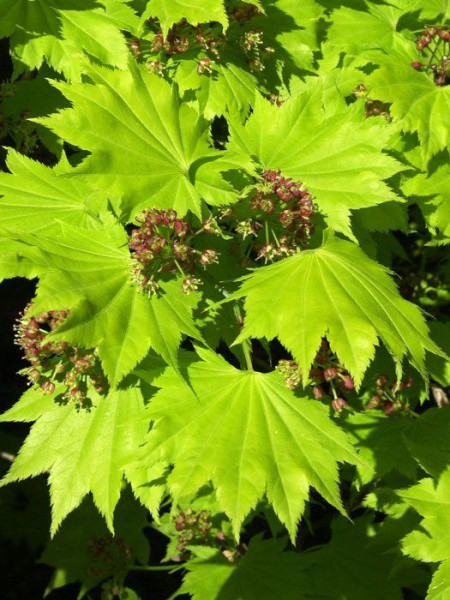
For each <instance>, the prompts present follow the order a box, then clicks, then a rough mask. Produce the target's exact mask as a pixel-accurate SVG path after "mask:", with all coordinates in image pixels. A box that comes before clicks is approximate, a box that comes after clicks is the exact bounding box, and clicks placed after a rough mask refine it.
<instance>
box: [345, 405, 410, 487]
mask: <svg viewBox="0 0 450 600" xmlns="http://www.w3.org/2000/svg"><path fill="white" fill-rule="evenodd" d="M343 427H344V429H345V431H346V432H347V433H348V435H349V437H350V439H351V440H352V443H353V444H354V445H355V447H356V448H357V449H358V450H359V453H360V455H361V457H362V458H363V459H364V464H363V465H361V466H359V467H358V471H359V473H360V476H361V480H362V483H363V484H367V483H368V482H370V481H372V480H373V479H379V478H380V477H383V476H385V475H386V474H388V473H390V472H391V471H396V472H397V473H400V474H402V475H404V476H405V477H407V478H408V479H409V480H413V479H414V478H415V477H416V474H417V471H418V464H417V462H416V461H415V460H414V457H413V455H412V454H411V451H410V448H409V447H408V446H407V444H406V441H405V438H404V436H405V434H407V433H408V432H409V431H410V430H411V429H412V428H413V427H414V421H413V420H412V419H411V418H408V417H407V416H398V417H397V416H394V417H392V418H390V417H386V415H384V414H382V413H380V412H379V411H368V412H367V413H355V414H353V415H349V416H348V417H347V418H346V419H345V421H343Z"/></svg>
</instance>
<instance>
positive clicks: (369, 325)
mask: <svg viewBox="0 0 450 600" xmlns="http://www.w3.org/2000/svg"><path fill="white" fill-rule="evenodd" d="M233 297H234V298H240V297H244V298H245V309H246V318H245V327H244V329H243V332H242V334H241V338H246V337H259V338H262V337H266V338H267V339H272V338H274V337H276V336H278V338H279V339H280V341H281V342H282V344H283V345H284V346H285V347H286V348H287V349H288V350H289V351H290V352H291V353H292V354H293V355H294V357H295V358H296V360H298V361H299V365H300V366H301V368H302V369H303V371H304V372H305V373H307V372H308V370H309V368H310V365H311V364H312V361H313V359H314V356H315V354H316V352H317V350H318V348H319V345H320V340H321V337H322V336H326V337H327V338H328V340H329V341H330V343H331V347H332V348H333V350H334V351H335V352H336V353H337V355H338V356H339V358H340V360H341V361H342V362H343V364H344V365H345V366H346V367H347V369H348V370H349V371H350V372H351V373H352V374H353V375H354V377H355V380H356V382H357V384H358V385H359V383H360V382H361V378H362V375H363V373H364V371H365V369H366V368H367V366H368V365H369V363H370V361H371V360H372V358H373V356H374V352H375V345H376V344H377V343H378V339H380V340H382V341H383V342H384V344H385V345H386V346H387V348H388V350H389V351H390V352H391V354H392V356H393V357H394V358H395V359H396V360H397V361H398V362H399V363H401V361H402V359H403V358H404V356H405V355H407V356H408V358H409V359H410V360H411V362H412V363H413V364H414V366H415V367H416V368H417V369H418V370H419V371H421V372H422V373H423V374H424V375H425V366H424V358H425V350H428V351H430V352H434V353H437V354H439V353H441V351H440V350H439V348H438V347H437V346H436V345H435V344H434V342H433V341H432V340H431V339H430V337H429V335H428V330H427V326H426V324H425V320H424V318H423V316H422V314H421V313H420V310H419V309H418V308H417V307H416V306H414V305H413V304H411V303H409V302H407V301H405V300H403V298H401V296H400V295H399V293H398V291H397V289H396V286H395V284H394V283H393V281H392V279H391V278H390V277H389V275H388V273H387V272H386V270H385V269H384V268H383V267H381V266H380V265H378V264H377V263H376V262H374V261H372V260H370V259H369V258H367V257H366V255H365V254H364V253H363V252H362V251H361V250H360V249H359V248H358V247H357V246H355V245H354V244H352V243H351V242H346V241H342V240H338V239H333V238H332V237H331V238H329V239H328V241H327V242H326V243H325V244H324V245H323V246H321V247H320V248H318V249H316V250H308V251H306V252H301V253H299V254H297V255H295V256H292V257H291V258H287V259H284V260H283V261H281V262H279V263H276V264H274V265H270V266H267V267H264V268H262V269H258V270H257V271H255V272H254V273H253V274H252V275H250V276H248V277H247V278H246V279H245V280H244V283H243V284H242V286H241V288H240V290H239V291H238V292H236V293H235V294H234V296H233Z"/></svg>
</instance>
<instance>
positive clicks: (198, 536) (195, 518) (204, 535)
mask: <svg viewBox="0 0 450 600" xmlns="http://www.w3.org/2000/svg"><path fill="white" fill-rule="evenodd" d="M174 525H175V531H176V532H177V542H176V548H177V551H178V553H179V554H178V555H177V556H176V557H174V558H173V560H177V561H183V560H188V559H189V557H190V552H189V550H188V546H193V545H198V546H204V545H206V546H217V547H218V548H222V547H223V546H224V545H225V542H226V541H227V536H226V534H225V533H224V532H223V531H220V530H218V529H217V528H214V526H213V523H212V515H211V513H210V512H209V511H207V510H201V511H198V512H195V511H194V510H192V508H187V509H185V510H183V511H181V512H180V513H179V514H178V515H177V516H175V517H174Z"/></svg>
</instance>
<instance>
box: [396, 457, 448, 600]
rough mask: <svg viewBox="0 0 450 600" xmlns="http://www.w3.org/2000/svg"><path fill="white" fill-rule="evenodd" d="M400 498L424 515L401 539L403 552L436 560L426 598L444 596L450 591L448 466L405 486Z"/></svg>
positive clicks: (431, 599) (424, 558)
mask: <svg viewBox="0 0 450 600" xmlns="http://www.w3.org/2000/svg"><path fill="white" fill-rule="evenodd" d="M401 497H402V499H403V500H404V501H405V502H407V503H408V504H410V505H411V506H413V507H414V508H415V509H416V510H417V512H418V513H419V514H420V515H422V516H423V517H424V519H423V521H422V522H421V523H420V528H419V529H417V530H416V531H413V532H412V533H410V534H409V535H407V536H406V537H405V538H404V540H403V548H404V551H405V552H406V554H408V555H409V556H412V557H413V558H416V559H417V560H422V561H424V562H439V563H441V564H440V565H439V568H438V569H437V571H436V572H435V573H434V576H433V579H432V581H431V584H430V587H429V588H428V594H427V600H445V599H446V598H448V597H449V595H450V577H449V575H450V511H449V498H450V468H448V467H447V469H446V471H444V472H443V473H442V475H441V477H440V478H439V480H438V481H437V482H436V481H435V480H433V479H431V478H428V479H422V481H420V482H419V483H418V484H417V485H414V486H412V487H411V488H408V489H407V490H404V491H403V492H402V493H401Z"/></svg>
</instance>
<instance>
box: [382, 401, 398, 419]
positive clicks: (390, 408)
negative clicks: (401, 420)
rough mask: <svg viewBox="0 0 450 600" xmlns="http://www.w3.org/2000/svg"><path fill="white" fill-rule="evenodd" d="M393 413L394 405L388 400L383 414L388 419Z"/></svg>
mask: <svg viewBox="0 0 450 600" xmlns="http://www.w3.org/2000/svg"><path fill="white" fill-rule="evenodd" d="M394 412H395V407H394V403H393V402H391V401H390V400H388V401H387V402H386V403H385V405H384V413H385V414H386V415H387V416H388V417H390V416H391V415H392V414H394Z"/></svg>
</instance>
